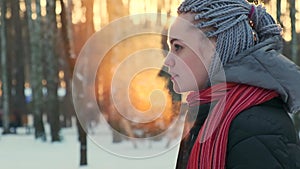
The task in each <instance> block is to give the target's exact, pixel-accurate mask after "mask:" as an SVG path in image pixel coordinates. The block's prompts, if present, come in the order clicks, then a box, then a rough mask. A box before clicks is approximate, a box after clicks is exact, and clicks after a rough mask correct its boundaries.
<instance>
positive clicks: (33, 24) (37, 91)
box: [25, 0, 46, 141]
mask: <svg viewBox="0 0 300 169" xmlns="http://www.w3.org/2000/svg"><path fill="white" fill-rule="evenodd" d="M25 2H26V8H27V18H28V26H29V30H30V31H29V32H30V46H31V58H30V61H31V70H30V75H31V77H30V85H31V88H32V113H33V116H34V122H33V123H34V128H35V138H36V139H42V140H43V141H46V134H45V128H44V122H43V113H42V107H43V103H42V98H43V93H42V89H43V85H42V80H43V67H42V54H41V48H42V46H41V42H40V40H41V37H42V36H41V6H40V0H36V1H35V4H36V11H34V12H35V14H36V18H35V20H32V16H31V14H32V13H33V11H32V9H31V1H30V0H26V1H25Z"/></svg>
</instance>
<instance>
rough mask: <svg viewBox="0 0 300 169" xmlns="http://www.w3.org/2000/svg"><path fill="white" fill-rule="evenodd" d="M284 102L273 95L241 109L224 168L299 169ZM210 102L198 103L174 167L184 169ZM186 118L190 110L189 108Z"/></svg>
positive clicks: (299, 155)
mask: <svg viewBox="0 0 300 169" xmlns="http://www.w3.org/2000/svg"><path fill="white" fill-rule="evenodd" d="M283 105H284V103H283V102H282V101H281V100H280V99H279V98H275V99H272V100H270V101H267V102H265V103H263V104H260V105H257V106H253V107H251V108H249V109H247V110H244V111H243V112H241V113H240V114H239V115H238V116H237V117H236V118H235V119H234V120H233V122H232V123H231V126H230V130H229V134H228V144H227V156H226V169H300V144H299V138H298V135H297V134H296V131H295V128H294V126H293V123H292V121H291V118H290V117H289V115H288V113H287V112H286V111H285V108H284V106H283ZM210 106H211V105H210V104H206V105H201V106H200V108H199V113H198V115H197V120H196V122H195V123H194V126H193V127H192V129H191V130H190V133H189V134H188V135H187V136H186V137H184V139H183V140H182V141H181V144H180V149H179V154H178V158H177V165H176V169H185V168H186V166H187V162H188V158H189V154H190V151H191V149H192V146H193V145H194V142H195V140H196V138H197V135H198V132H199V130H200V128H201V126H202V125H203V123H204V121H205V119H206V117H207V114H208V111H209V109H210ZM188 114H189V115H190V116H187V121H188V119H192V118H196V117H191V115H193V114H197V113H193V109H190V110H189V113H188Z"/></svg>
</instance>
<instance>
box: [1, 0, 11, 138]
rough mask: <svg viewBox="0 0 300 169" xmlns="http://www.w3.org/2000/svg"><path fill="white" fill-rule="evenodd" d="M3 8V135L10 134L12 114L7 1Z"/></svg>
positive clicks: (3, 0)
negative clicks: (8, 62)
mask: <svg viewBox="0 0 300 169" xmlns="http://www.w3.org/2000/svg"><path fill="white" fill-rule="evenodd" d="M0 3H1V4H0V6H1V13H2V14H1V27H0V28H1V73H2V91H3V114H2V126H3V134H8V133H9V132H10V130H9V112H10V87H9V80H8V71H7V69H8V64H7V59H8V58H7V50H6V49H7V48H6V46H7V45H6V39H7V37H6V29H7V27H6V19H5V14H6V9H7V6H6V0H2V1H1V2H0Z"/></svg>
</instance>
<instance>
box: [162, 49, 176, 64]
mask: <svg viewBox="0 0 300 169" xmlns="http://www.w3.org/2000/svg"><path fill="white" fill-rule="evenodd" d="M173 57H174V56H173V54H172V53H171V52H169V53H168V55H167V57H166V60H165V62H164V65H166V66H168V67H173V66H174V65H175V60H174V58H173Z"/></svg>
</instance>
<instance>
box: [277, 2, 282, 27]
mask: <svg viewBox="0 0 300 169" xmlns="http://www.w3.org/2000/svg"><path fill="white" fill-rule="evenodd" d="M276 11H277V12H276V19H277V22H278V23H279V24H280V26H283V24H282V22H281V19H280V17H281V0H277V1H276Z"/></svg>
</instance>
